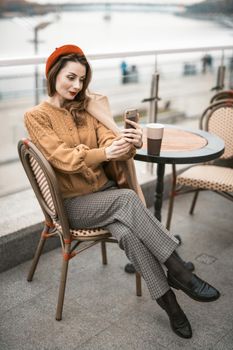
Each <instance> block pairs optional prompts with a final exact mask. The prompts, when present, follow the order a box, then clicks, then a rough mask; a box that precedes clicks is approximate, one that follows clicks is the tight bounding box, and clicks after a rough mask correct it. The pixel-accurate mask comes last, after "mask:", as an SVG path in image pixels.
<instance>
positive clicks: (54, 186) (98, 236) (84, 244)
mask: <svg viewBox="0 0 233 350" xmlns="http://www.w3.org/2000/svg"><path fill="white" fill-rule="evenodd" d="M18 152H19V157H20V160H21V162H22V165H23V167H24V170H25V172H26V174H27V177H28V179H29V181H30V183H31V186H32V188H33V190H34V192H35V195H36V197H37V199H38V201H39V204H40V206H41V209H42V211H43V214H44V217H45V223H44V229H43V231H42V233H41V237H40V241H39V244H38V246H37V249H36V253H35V256H34V258H33V261H32V265H31V268H30V271H29V274H28V277H27V280H28V281H29V282H31V281H32V279H33V275H34V272H35V270H36V267H37V264H38V261H39V258H40V256H41V253H42V250H43V247H44V244H45V241H46V239H48V238H50V237H54V236H58V237H59V238H60V242H61V248H62V271H61V279H60V288H59V295H58V302H57V311H56V320H57V321H60V320H61V319H62V310H63V303H64V296H65V287H66V279H67V272H68V265H69V261H70V259H72V258H73V257H75V256H76V255H78V254H79V253H81V252H82V251H84V250H86V249H88V248H91V247H92V246H94V245H96V244H97V243H100V244H101V251H102V263H103V264H104V265H106V264H107V252H106V242H109V243H117V240H116V239H115V238H113V237H112V236H111V233H110V232H109V231H107V230H106V229H105V228H101V227H98V228H91V229H82V227H80V229H77V230H73V229H71V228H70V227H69V223H68V219H67V215H66V213H65V209H64V206H63V201H62V197H61V192H60V190H59V186H58V182H57V179H56V175H55V172H54V170H53V168H52V166H51V165H50V163H49V162H48V161H47V160H46V159H45V157H44V156H43V154H42V153H41V152H40V151H39V150H38V149H37V147H36V146H35V145H34V144H33V143H32V142H31V141H29V140H27V139H24V140H21V141H19V143H18ZM136 295H137V296H141V276H140V274H139V273H138V272H137V273H136Z"/></svg>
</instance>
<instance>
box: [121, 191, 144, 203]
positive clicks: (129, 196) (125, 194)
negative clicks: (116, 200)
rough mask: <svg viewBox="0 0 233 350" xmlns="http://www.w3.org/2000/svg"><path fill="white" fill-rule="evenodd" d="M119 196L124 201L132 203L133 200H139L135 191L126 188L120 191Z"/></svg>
mask: <svg viewBox="0 0 233 350" xmlns="http://www.w3.org/2000/svg"><path fill="white" fill-rule="evenodd" d="M120 191H121V194H120V197H121V198H123V199H124V200H125V201H129V202H131V201H134V200H139V197H138V195H137V194H136V192H135V191H133V190H131V189H128V188H124V189H121V190H120Z"/></svg>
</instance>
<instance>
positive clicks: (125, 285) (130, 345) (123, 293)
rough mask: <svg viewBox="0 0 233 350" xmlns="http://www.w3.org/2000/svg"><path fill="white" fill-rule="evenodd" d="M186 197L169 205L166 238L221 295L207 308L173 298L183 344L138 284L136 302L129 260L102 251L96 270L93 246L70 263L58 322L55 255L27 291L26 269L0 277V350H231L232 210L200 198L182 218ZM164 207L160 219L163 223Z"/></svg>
mask: <svg viewBox="0 0 233 350" xmlns="http://www.w3.org/2000/svg"><path fill="white" fill-rule="evenodd" d="M189 204H190V195H186V196H180V197H178V198H177V199H176V202H175V211H174V216H173V221H172V231H173V232H174V233H175V234H180V235H181V237H182V240H183V244H182V246H181V247H180V248H179V252H180V254H181V255H182V256H183V257H184V258H185V259H190V260H192V261H193V262H194V264H195V267H196V271H197V273H198V274H199V275H200V276H201V277H203V278H204V279H206V280H208V281H209V282H210V283H212V284H213V285H214V286H216V287H217V288H218V289H219V290H220V291H221V298H220V299H219V300H218V301H216V302H213V303H198V302H195V301H193V300H191V299H189V298H188V297H187V296H186V295H184V293H182V292H181V291H177V292H176V295H177V297H178V300H179V302H180V304H181V305H182V307H183V309H184V310H185V312H186V314H187V316H188V318H189V320H190V322H191V324H192V328H193V338H192V339H190V340H183V339H181V338H178V337H177V336H176V335H175V334H174V333H173V332H172V331H171V329H170V326H169V322H168V318H167V316H166V315H165V313H164V312H163V310H161V309H160V308H159V307H158V306H157V304H156V302H153V301H151V299H150V296H149V293H148V290H147V288H146V286H145V283H144V282H143V290H142V292H143V295H142V297H136V296H135V280H134V276H133V275H128V274H126V273H125V272H124V265H125V263H126V262H127V258H126V257H125V256H124V253H123V251H122V250H120V249H119V248H118V246H117V245H109V246H108V265H107V266H102V264H101V257H100V247H98V246H95V247H93V248H92V249H89V250H88V251H85V252H83V253H82V254H81V255H80V256H79V257H76V258H74V259H72V260H71V261H70V267H69V273H68V283H67V289H66V297H65V303H64V311H63V320H62V321H60V322H57V321H55V310H56V302H57V294H58V283H59V278H60V266H61V252H60V249H55V250H53V251H51V252H49V253H45V254H44V255H43V256H42V258H41V261H40V263H39V266H38V270H37V271H36V274H35V277H34V280H33V282H32V283H28V282H27V281H26V275H27V272H28V269H29V266H30V264H31V261H27V262H25V263H22V264H20V265H18V266H16V267H15V268H13V269H11V270H8V271H6V272H3V273H1V275H0V276H1V284H0V295H1V300H0V313H1V318H0V349H1V350H59V349H62V350H71V349H72V350H112V349H113V350H116V349H121V350H152V349H153V350H162V349H170V350H176V349H187V350H194V349H195V350H197V349H198V350H232V349H233V297H232V289H233V273H232V271H233V266H232V264H233V262H232V261H233V259H232V257H233V229H232V227H233V225H232V223H233V220H232V203H230V202H229V201H227V200H226V199H225V198H222V197H220V196H218V195H216V194H214V193H210V192H206V193H201V194H200V198H199V200H198V202H197V207H196V211H195V214H194V215H193V216H190V215H189V214H188V206H189ZM166 208H167V201H165V202H164V208H163V217H164V218H165V217H166Z"/></svg>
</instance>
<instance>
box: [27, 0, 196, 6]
mask: <svg viewBox="0 0 233 350" xmlns="http://www.w3.org/2000/svg"><path fill="white" fill-rule="evenodd" d="M28 1H31V2H38V3H41V4H46V3H55V4H56V3H57V4H59V3H65V2H77V3H78V2H82V3H83V2H85V1H83V0H28ZM201 1H203V0H139V1H138V2H140V3H154V4H156V3H160V4H161V3H170V4H171V3H173V4H177V5H178V4H183V5H190V4H193V3H197V2H201ZM90 2H97V3H98V2H104V3H106V2H111V0H91V1H90ZM112 2H133V3H136V2H137V0H127V1H123V0H112Z"/></svg>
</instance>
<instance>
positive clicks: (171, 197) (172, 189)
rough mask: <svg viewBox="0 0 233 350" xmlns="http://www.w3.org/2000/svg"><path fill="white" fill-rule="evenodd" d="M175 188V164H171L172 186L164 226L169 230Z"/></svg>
mask: <svg viewBox="0 0 233 350" xmlns="http://www.w3.org/2000/svg"><path fill="white" fill-rule="evenodd" d="M175 189H176V166H175V164H172V188H171V193H170V197H169V206H168V214H167V223H166V228H167V229H168V230H170V226H171V220H172V213H173V206H174V198H175Z"/></svg>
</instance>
